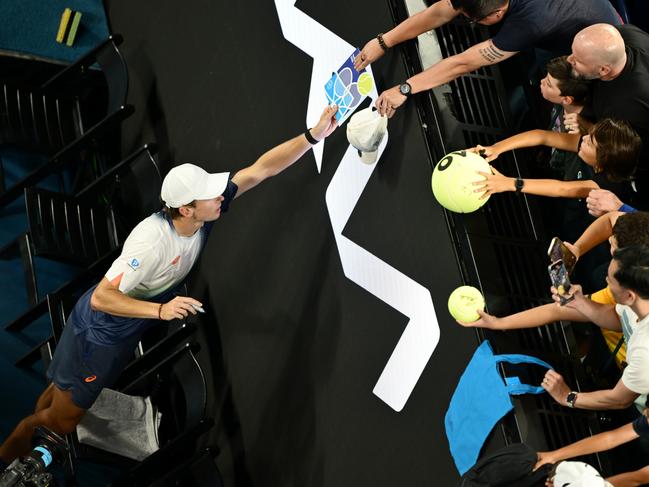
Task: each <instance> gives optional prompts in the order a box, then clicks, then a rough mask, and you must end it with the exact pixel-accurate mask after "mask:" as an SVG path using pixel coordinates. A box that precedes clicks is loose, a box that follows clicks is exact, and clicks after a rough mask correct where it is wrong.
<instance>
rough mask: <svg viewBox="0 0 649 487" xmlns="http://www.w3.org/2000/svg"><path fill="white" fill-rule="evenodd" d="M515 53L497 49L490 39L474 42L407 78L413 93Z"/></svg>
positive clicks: (497, 61) (433, 86)
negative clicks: (470, 45)
mask: <svg viewBox="0 0 649 487" xmlns="http://www.w3.org/2000/svg"><path fill="white" fill-rule="evenodd" d="M514 54H516V52H515V51H513V52H512V51H502V50H500V49H498V48H497V47H496V46H495V45H494V43H493V42H492V41H491V39H488V40H486V41H484V42H481V43H479V44H476V45H475V46H472V47H470V48H469V49H467V50H466V51H464V52H462V53H460V54H456V55H455V56H451V57H448V58H446V59H442V60H441V61H440V62H439V63H437V64H435V65H434V66H431V67H430V68H428V69H427V70H426V71H423V72H422V73H419V74H417V75H415V76H413V77H412V78H410V79H409V80H408V83H410V86H412V92H413V93H419V92H420V91H425V90H429V89H431V88H435V87H436V86H439V85H442V84H444V83H448V82H449V81H452V80H454V79H455V78H457V77H459V76H462V75H463V74H467V73H470V72H472V71H475V70H476V69H479V68H481V67H483V66H488V65H491V64H496V63H499V62H501V61H504V60H505V59H508V58H510V57H512V56H513V55H514Z"/></svg>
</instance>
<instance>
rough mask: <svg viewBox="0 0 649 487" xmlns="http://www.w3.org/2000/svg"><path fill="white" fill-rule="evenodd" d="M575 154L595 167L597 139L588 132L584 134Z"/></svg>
mask: <svg viewBox="0 0 649 487" xmlns="http://www.w3.org/2000/svg"><path fill="white" fill-rule="evenodd" d="M577 155H578V156H579V157H580V158H581V160H582V161H584V162H585V163H586V164H588V165H589V166H592V167H595V164H596V163H597V157H596V155H597V141H596V140H595V139H593V137H591V135H590V134H586V135H584V136H583V137H582V138H581V146H579V152H578V153H577Z"/></svg>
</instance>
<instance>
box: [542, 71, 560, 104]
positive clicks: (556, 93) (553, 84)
mask: <svg viewBox="0 0 649 487" xmlns="http://www.w3.org/2000/svg"><path fill="white" fill-rule="evenodd" d="M541 95H543V98H545V99H546V100H548V101H549V102H550V103H556V104H558V105H560V104H562V103H563V101H564V97H563V96H561V90H560V89H559V82H558V81H557V79H556V78H553V77H552V76H551V75H550V73H548V74H547V75H546V76H545V78H543V79H542V80H541Z"/></svg>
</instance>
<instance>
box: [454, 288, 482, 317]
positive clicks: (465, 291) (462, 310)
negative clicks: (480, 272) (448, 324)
mask: <svg viewBox="0 0 649 487" xmlns="http://www.w3.org/2000/svg"><path fill="white" fill-rule="evenodd" d="M484 306H485V302H484V297H482V293H481V292H480V291H479V290H478V289H476V288H474V287H473V286H460V287H458V288H457V289H456V290H455V291H453V292H452V293H451V295H450V296H449V297H448V311H449V312H450V313H451V316H452V317H453V318H455V319H456V320H458V321H461V322H463V323H471V322H473V321H476V320H478V319H480V315H479V314H478V310H480V311H483V310H484Z"/></svg>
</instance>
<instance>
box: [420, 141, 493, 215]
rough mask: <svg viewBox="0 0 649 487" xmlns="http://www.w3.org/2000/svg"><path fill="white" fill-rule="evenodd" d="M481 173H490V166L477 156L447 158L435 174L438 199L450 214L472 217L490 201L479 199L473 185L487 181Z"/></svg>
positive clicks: (465, 153) (459, 153)
mask: <svg viewBox="0 0 649 487" xmlns="http://www.w3.org/2000/svg"><path fill="white" fill-rule="evenodd" d="M478 171H482V172H487V173H489V172H491V168H490V167H489V163H488V162H487V161H485V160H484V159H483V158H482V157H481V156H479V155H478V154H475V153H474V152H468V151H456V152H451V153H450V154H447V155H446V156H444V158H443V159H442V160H441V161H439V162H438V163H437V166H435V170H434V171H433V178H432V187H433V194H434V195H435V199H437V201H438V202H439V204H440V205H442V206H443V207H444V208H446V209H447V210H451V211H454V212H456V213H471V212H472V211H476V210H477V209H478V208H480V207H481V206H482V205H484V204H485V203H486V202H487V200H488V199H489V197H487V198H484V199H480V196H481V195H482V193H476V192H475V190H476V186H474V185H473V183H474V182H477V181H482V180H484V176H481V175H480V174H478V173H477V172H478Z"/></svg>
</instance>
